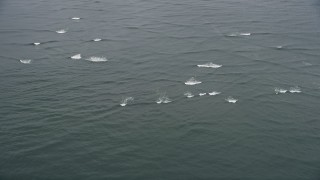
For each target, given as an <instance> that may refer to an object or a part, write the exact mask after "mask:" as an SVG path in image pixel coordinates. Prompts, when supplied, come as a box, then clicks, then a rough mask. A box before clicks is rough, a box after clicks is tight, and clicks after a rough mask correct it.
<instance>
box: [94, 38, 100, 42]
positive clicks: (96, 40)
mask: <svg viewBox="0 0 320 180" xmlns="http://www.w3.org/2000/svg"><path fill="white" fill-rule="evenodd" d="M93 41H95V42H99V41H102V39H99V38H95V39H93Z"/></svg>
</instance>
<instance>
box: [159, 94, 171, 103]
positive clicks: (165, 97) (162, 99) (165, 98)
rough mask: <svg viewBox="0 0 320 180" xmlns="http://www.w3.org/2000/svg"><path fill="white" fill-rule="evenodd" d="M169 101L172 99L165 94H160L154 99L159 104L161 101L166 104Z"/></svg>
mask: <svg viewBox="0 0 320 180" xmlns="http://www.w3.org/2000/svg"><path fill="white" fill-rule="evenodd" d="M170 102H172V100H171V99H169V98H168V97H167V96H166V95H162V96H160V97H159V98H158V99H157V101H156V103H157V104H161V103H164V104H167V103H170Z"/></svg>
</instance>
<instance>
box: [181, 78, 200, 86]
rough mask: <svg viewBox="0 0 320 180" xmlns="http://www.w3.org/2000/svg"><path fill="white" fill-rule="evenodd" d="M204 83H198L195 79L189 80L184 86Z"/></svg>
mask: <svg viewBox="0 0 320 180" xmlns="http://www.w3.org/2000/svg"><path fill="white" fill-rule="evenodd" d="M200 83H202V82H201V81H197V80H196V79H195V78H194V77H192V78H190V79H189V80H187V81H186V82H185V83H184V84H185V85H191V86H192V85H196V84H200Z"/></svg>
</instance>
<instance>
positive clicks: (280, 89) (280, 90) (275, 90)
mask: <svg viewBox="0 0 320 180" xmlns="http://www.w3.org/2000/svg"><path fill="white" fill-rule="evenodd" d="M287 91H288V90H286V89H282V88H275V89H274V92H275V93H276V94H279V93H281V94H284V93H286V92H287Z"/></svg>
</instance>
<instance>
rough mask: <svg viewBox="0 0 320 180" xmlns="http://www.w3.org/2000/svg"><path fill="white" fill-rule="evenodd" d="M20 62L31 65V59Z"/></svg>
mask: <svg viewBox="0 0 320 180" xmlns="http://www.w3.org/2000/svg"><path fill="white" fill-rule="evenodd" d="M20 62H21V63H23V64H31V59H21V60H20Z"/></svg>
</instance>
